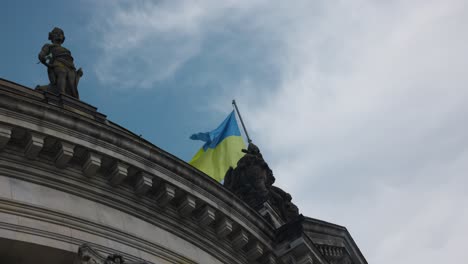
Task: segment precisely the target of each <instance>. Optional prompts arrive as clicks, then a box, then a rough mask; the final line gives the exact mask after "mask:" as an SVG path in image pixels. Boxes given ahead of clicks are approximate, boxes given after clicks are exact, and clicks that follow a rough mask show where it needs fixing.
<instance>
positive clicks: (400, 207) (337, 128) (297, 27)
mask: <svg viewBox="0 0 468 264" xmlns="http://www.w3.org/2000/svg"><path fill="white" fill-rule="evenodd" d="M145 3H146V4H144V5H139V4H130V5H126V6H117V7H115V9H114V12H113V15H111V16H110V20H109V22H108V24H105V25H104V26H103V29H104V30H103V31H102V32H103V34H102V39H100V40H99V41H101V42H103V43H104V44H111V46H107V47H106V48H105V49H103V54H102V57H101V58H99V60H98V62H99V64H98V67H97V71H98V72H99V74H98V76H101V78H102V80H101V81H103V82H107V83H111V84H112V83H117V82H121V81H122V80H127V81H126V84H125V85H127V86H137V87H152V86H154V85H155V84H156V83H157V82H158V81H160V80H164V79H167V78H170V77H171V76H172V75H173V74H174V73H175V72H177V70H179V69H180V67H181V66H182V65H184V63H186V62H187V61H188V60H190V59H191V58H193V57H194V56H198V55H199V54H201V53H202V52H203V50H202V49H203V42H204V41H207V40H208V39H209V36H210V34H213V32H218V31H222V30H224V27H225V26H226V25H232V24H235V25H237V27H238V28H248V29H249V30H253V31H254V32H255V33H256V34H258V35H257V36H258V37H257V38H255V37H254V38H252V39H251V42H252V44H251V45H253V46H255V45H256V46H258V49H259V50H264V49H265V47H268V53H267V56H266V57H265V58H264V59H265V60H268V61H269V63H271V64H272V65H273V67H277V68H278V69H279V73H280V75H279V76H275V78H277V79H278V80H279V81H278V83H277V84H276V85H274V86H273V87H271V86H269V85H270V83H268V84H266V83H265V80H264V79H261V78H256V76H255V74H252V75H250V76H240V79H239V82H238V83H228V84H226V86H227V87H228V88H232V89H226V90H224V91H225V92H226V94H224V95H216V96H221V97H223V96H224V97H226V98H232V96H233V94H234V95H236V98H238V103H239V104H240V105H241V106H242V108H243V110H244V112H245V117H244V118H245V119H246V120H245V121H247V125H248V127H249V128H250V129H251V130H252V131H251V133H252V135H253V138H254V140H255V142H256V143H257V144H258V145H259V146H260V147H261V149H262V150H263V152H264V153H265V157H266V158H267V159H268V161H269V163H270V165H271V167H272V168H273V171H274V172H275V175H276V178H277V184H278V185H279V186H281V187H283V188H284V189H285V190H286V191H288V192H290V193H291V194H292V196H293V201H295V202H296V203H297V204H298V206H299V208H300V210H301V211H302V212H303V213H304V214H305V215H308V216H311V217H315V218H319V219H324V220H327V221H331V222H334V223H337V224H340V225H344V226H346V227H347V228H348V229H349V230H350V232H351V234H352V235H353V237H354V238H355V240H356V242H357V244H358V246H359V247H360V248H361V250H362V251H363V253H364V255H365V256H366V258H367V259H368V261H369V262H370V263H402V264H404V263H441V262H444V263H445V262H457V261H459V260H461V259H463V257H465V258H466V253H465V252H466V250H464V249H465V246H464V242H463V241H462V238H464V237H466V236H468V227H467V226H466V223H467V222H468V209H466V208H467V206H468V193H467V191H466V190H465V188H464V186H467V185H468V178H467V177H466V174H467V171H468V137H467V135H468V125H467V122H466V117H467V116H468V104H467V103H466V102H467V99H468V89H467V88H466V84H467V83H468V75H467V74H466V69H468V52H467V50H466V47H467V46H468V31H467V30H466V25H467V24H468V16H467V14H468V13H467V11H468V7H467V3H466V1H457V0H447V1H366V0H359V1H351V2H350V1H322V2H320V3H318V2H315V1H294V2H275V3H274V4H273V3H272V2H271V1H227V2H226V1H168V2H161V3H159V2H158V4H151V2H145ZM253 35H254V36H255V34H253ZM239 37H241V36H239ZM154 45H160V48H159V49H156V51H155V50H154V49H153V47H154ZM219 45H220V46H222V45H223V43H219ZM150 46H151V48H150ZM221 50H222V49H221ZM229 51H232V50H229ZM242 52H243V51H242V50H238V53H239V54H242ZM221 55H222V54H221ZM225 55H226V56H229V55H230V56H233V55H232V54H225ZM235 55H237V54H234V56H235ZM127 62H128V63H131V64H132V65H133V63H135V64H137V65H140V66H139V67H137V68H132V67H122V68H121V69H118V70H116V69H115V67H114V66H113V65H116V64H119V65H125V63H127ZM206 67H208V68H205V69H203V70H204V71H209V70H210V68H209V67H210V66H206ZM211 67H213V69H214V68H215V67H216V65H212V66H211ZM116 71H117V74H116ZM148 73H152V74H153V75H151V74H148ZM154 73H157V74H154ZM148 76H151V77H148ZM265 87H271V88H270V89H265ZM234 88H235V89H234ZM259 88H261V89H259ZM228 90H229V92H228ZM232 90H235V91H234V92H233V91H232ZM214 107H216V106H214Z"/></svg>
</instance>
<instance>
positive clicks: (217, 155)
mask: <svg viewBox="0 0 468 264" xmlns="http://www.w3.org/2000/svg"><path fill="white" fill-rule="evenodd" d="M190 139H193V140H202V141H204V142H205V144H204V145H203V147H202V148H201V149H200V150H199V151H198V152H197V154H195V156H194V157H193V158H192V160H191V161H190V162H189V163H190V164H191V165H192V166H194V167H195V168H197V169H199V170H201V171H203V172H204V173H206V174H207V175H209V176H210V177H212V178H213V179H215V180H217V181H218V182H222V180H223V179H224V176H225V175H226V172H227V170H228V169H229V167H233V168H235V167H236V166H237V161H239V159H240V158H242V156H244V153H243V152H242V149H245V143H244V140H243V139H242V136H241V133H240V131H239V126H238V125H237V121H236V116H235V114H234V111H232V112H231V114H229V116H228V117H227V118H226V119H225V120H224V121H223V123H221V125H219V127H218V128H216V129H215V130H213V131H211V132H205V133H198V134H193V135H192V136H191V137H190Z"/></svg>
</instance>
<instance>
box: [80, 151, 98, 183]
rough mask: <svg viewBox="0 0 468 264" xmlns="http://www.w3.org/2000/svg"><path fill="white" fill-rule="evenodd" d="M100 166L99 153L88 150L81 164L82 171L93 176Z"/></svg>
mask: <svg viewBox="0 0 468 264" xmlns="http://www.w3.org/2000/svg"><path fill="white" fill-rule="evenodd" d="M100 168H101V155H99V154H97V153H94V152H89V153H88V155H87V157H86V160H85V162H84V164H83V173H84V174H85V175H86V176H88V177H94V176H95V175H96V173H97V171H98V170H99V169H100Z"/></svg>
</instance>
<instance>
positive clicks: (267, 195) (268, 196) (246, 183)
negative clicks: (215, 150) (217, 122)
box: [224, 143, 299, 222]
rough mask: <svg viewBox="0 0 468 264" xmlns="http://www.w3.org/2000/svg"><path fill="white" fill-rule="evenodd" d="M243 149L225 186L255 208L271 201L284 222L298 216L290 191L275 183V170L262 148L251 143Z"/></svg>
mask: <svg viewBox="0 0 468 264" xmlns="http://www.w3.org/2000/svg"><path fill="white" fill-rule="evenodd" d="M242 151H243V152H245V153H246V154H245V155H244V157H242V158H241V159H240V160H239V161H238V162H237V167H236V168H235V169H233V168H232V167H231V168H229V170H228V171H227V173H226V177H225V178H224V186H225V187H226V188H228V189H229V190H231V191H232V192H233V193H234V194H236V195H237V196H238V197H239V198H240V199H241V200H243V201H244V202H246V203H247V204H249V205H250V206H252V207H253V208H255V209H258V208H259V207H260V206H262V205H263V203H265V202H267V201H268V202H269V203H270V204H271V206H272V207H273V208H274V209H275V210H276V211H277V213H278V214H280V216H281V218H282V219H283V220H284V221H285V222H289V221H291V220H293V219H295V218H296V217H297V216H298V215H299V210H298V208H297V206H296V205H294V204H293V203H292V202H291V195H290V194H289V193H287V192H285V191H283V190H282V189H280V188H278V187H276V186H273V183H274V182H275V177H274V176H273V171H272V170H271V169H270V167H269V166H268V164H267V163H266V162H265V160H264V159H263V156H262V154H261V153H260V149H259V148H258V147H257V146H256V145H255V144H253V143H250V144H249V146H248V148H247V150H245V149H243V150H242Z"/></svg>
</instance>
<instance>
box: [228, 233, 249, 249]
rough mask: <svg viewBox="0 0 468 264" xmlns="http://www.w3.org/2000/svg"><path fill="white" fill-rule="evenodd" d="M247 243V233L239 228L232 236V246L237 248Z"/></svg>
mask: <svg viewBox="0 0 468 264" xmlns="http://www.w3.org/2000/svg"><path fill="white" fill-rule="evenodd" d="M247 243H249V234H248V233H247V232H245V231H244V230H243V229H240V230H239V231H238V232H237V233H236V234H234V236H233V238H232V246H233V247H234V248H235V249H237V250H239V249H241V248H243V247H244V246H245V245H247Z"/></svg>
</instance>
